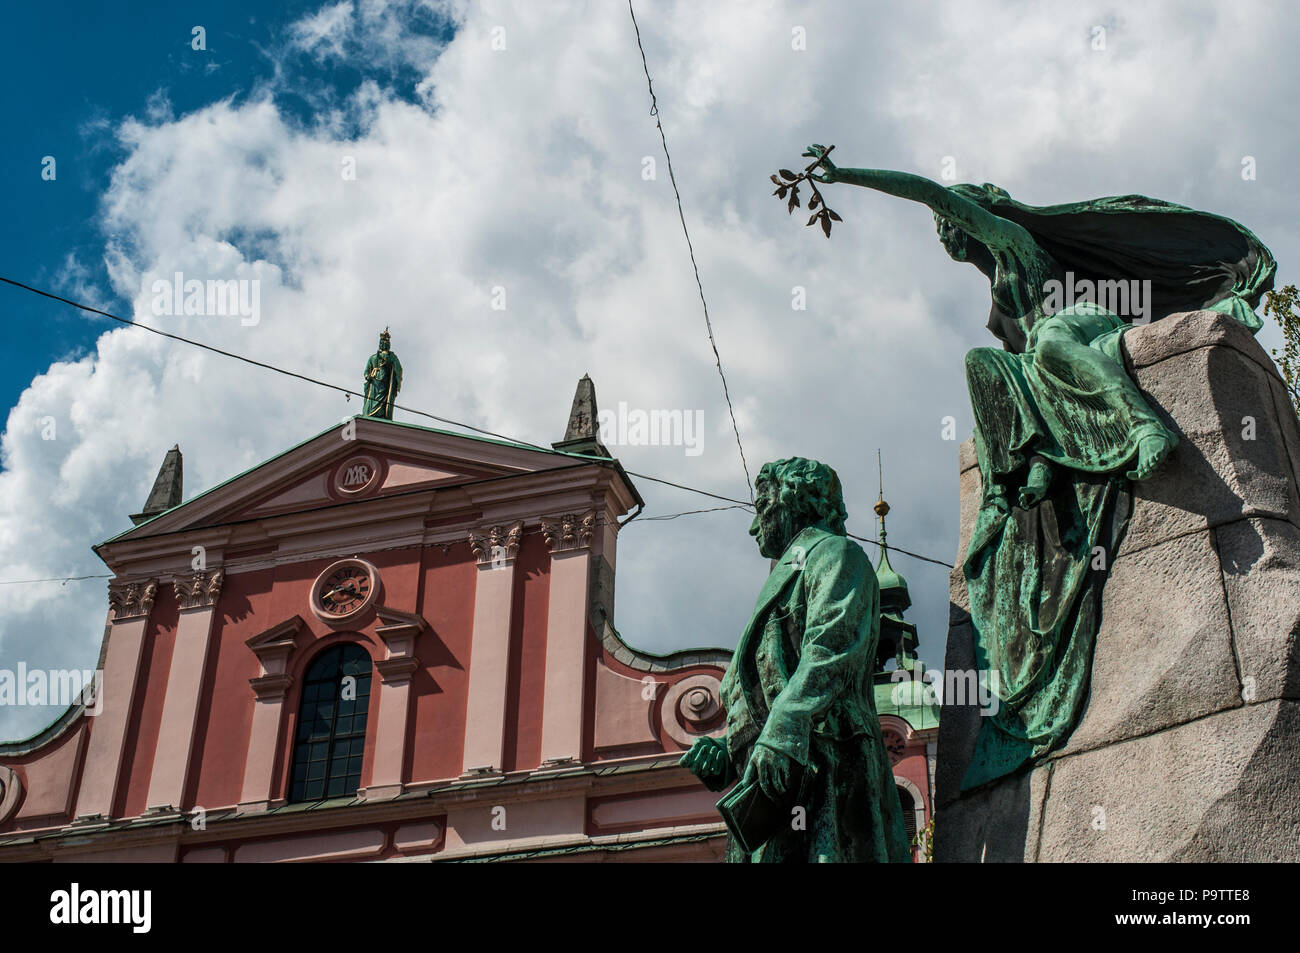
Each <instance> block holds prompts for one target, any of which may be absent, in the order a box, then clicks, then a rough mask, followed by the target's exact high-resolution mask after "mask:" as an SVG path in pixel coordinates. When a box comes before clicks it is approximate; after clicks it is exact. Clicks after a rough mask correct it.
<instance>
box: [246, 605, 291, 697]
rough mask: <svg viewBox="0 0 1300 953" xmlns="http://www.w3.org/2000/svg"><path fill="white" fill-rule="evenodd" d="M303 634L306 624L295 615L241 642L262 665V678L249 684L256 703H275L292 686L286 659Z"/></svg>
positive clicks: (257, 678)
mask: <svg viewBox="0 0 1300 953" xmlns="http://www.w3.org/2000/svg"><path fill="white" fill-rule="evenodd" d="M304 631H307V623H306V622H304V621H303V618H302V616H299V615H295V616H292V617H290V618H288V619H286V620H285V621H283V622H281V623H279V624H278V625H273V626H271V628H269V629H267V630H266V631H264V632H260V633H258V634H257V635H255V636H253V637H252V638H251V639H248V640H246V641H245V642H244V644H245V645H247V646H248V647H249V648H250V649H252V650H253V654H254V655H256V656H257V660H258V661H259V662H261V663H262V674H261V675H259V676H257V677H256V678H250V679H249V680H248V684H249V685H251V686H252V687H253V694H254V695H256V696H257V697H258V699H259V700H262V701H274V700H275V699H277V698H283V697H284V693H285V691H286V690H287V689H288V688H289V685H290V684H292V682H293V676H291V675H290V674H289V656H291V655H292V654H293V652H294V650H295V649H296V648H297V647H298V637H299V635H301V634H302V633H303V632H304Z"/></svg>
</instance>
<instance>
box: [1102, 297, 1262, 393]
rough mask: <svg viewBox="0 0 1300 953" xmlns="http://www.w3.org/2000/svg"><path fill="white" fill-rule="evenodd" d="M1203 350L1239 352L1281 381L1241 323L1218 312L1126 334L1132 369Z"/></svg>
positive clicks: (1176, 318)
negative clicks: (1214, 348) (1222, 348)
mask: <svg viewBox="0 0 1300 953" xmlns="http://www.w3.org/2000/svg"><path fill="white" fill-rule="evenodd" d="M1201 347H1226V348H1232V349H1233V350H1235V351H1239V352H1240V353H1241V354H1243V355H1245V356H1246V357H1249V358H1250V359H1251V360H1253V361H1255V362H1256V363H1257V364H1259V365H1260V367H1261V368H1262V369H1263V370H1264V371H1265V372H1266V373H1269V374H1272V375H1273V376H1274V377H1278V378H1279V379H1280V375H1279V374H1278V372H1277V368H1276V367H1275V366H1274V364H1273V360H1272V358H1270V357H1269V356H1268V352H1266V351H1265V350H1264V348H1263V347H1261V346H1260V343H1259V341H1257V340H1255V335H1253V334H1251V333H1250V330H1249V329H1248V328H1247V327H1246V326H1245V325H1244V324H1242V323H1241V322H1239V321H1236V320H1234V319H1232V318H1230V317H1228V316H1227V315H1226V314H1220V313H1219V312H1217V311H1185V312H1183V313H1182V314H1171V315H1169V316H1168V317H1164V318H1161V319H1160V320H1159V321H1154V322H1152V323H1151V324H1148V325H1146V326H1144V327H1138V328H1134V329H1133V330H1131V331H1129V332H1127V333H1126V334H1125V335H1124V351H1125V353H1126V354H1127V355H1128V359H1129V361H1130V362H1131V364H1132V366H1133V367H1137V368H1142V367H1146V366H1148V365H1150V364H1157V363H1159V362H1160V361H1165V360H1168V359H1169V358H1171V357H1173V356H1174V355H1176V354H1183V353H1185V352H1187V351H1192V350H1195V349H1196V348H1201Z"/></svg>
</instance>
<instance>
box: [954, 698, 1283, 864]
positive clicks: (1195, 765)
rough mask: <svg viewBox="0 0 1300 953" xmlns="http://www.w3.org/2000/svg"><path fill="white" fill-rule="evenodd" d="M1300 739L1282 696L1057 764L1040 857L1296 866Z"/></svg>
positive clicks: (1053, 764) (1052, 765) (1053, 765)
mask: <svg viewBox="0 0 1300 953" xmlns="http://www.w3.org/2000/svg"><path fill="white" fill-rule="evenodd" d="M1298 737H1300V705H1297V703H1296V702H1292V701H1281V700H1279V701H1272V702H1265V703H1263V704H1258V705H1248V706H1245V707H1244V708H1237V709H1233V710H1232V711H1228V712H1224V713H1222V714H1220V715H1215V716H1213V717H1210V718H1202V719H1200V720H1199V721H1194V722H1189V723H1188V724H1185V725H1180V726H1178V727H1177V728H1172V729H1170V730H1168V731H1162V732H1158V733H1156V734H1154V735H1147V736H1146V737H1143V738H1137V739H1133V740H1131V741H1127V742H1122V743H1120V744H1114V745H1110V746H1108V747H1105V748H1099V749H1096V750H1093V751H1087V752H1084V753H1083V754H1079V755H1075V756H1073V757H1067V758H1060V759H1057V760H1055V761H1052V762H1050V763H1049V764H1050V768H1051V779H1050V783H1049V786H1048V794H1047V797H1046V799H1045V803H1044V807H1043V818H1042V822H1041V825H1040V828H1039V830H1037V831H1034V832H1033V833H1035V834H1038V835H1039V836H1040V838H1041V843H1040V844H1039V845H1038V848H1037V858H1036V859H1038V860H1040V861H1085V862H1096V861H1246V860H1250V861H1284V860H1289V861H1294V860H1295V859H1296V856H1297V848H1296V845H1297V844H1300V811H1297V810H1296V804H1297V786H1298V785H1300V745H1298V744H1297V740H1296V739H1297V738H1298ZM1037 770H1039V771H1041V770H1042V768H1039V769H1037ZM1006 787H1008V788H1010V787H1012V785H1011V784H1007V785H1006ZM1003 796H1004V797H1006V796H1007V795H1003ZM1098 809H1100V810H1098ZM936 825H937V822H936ZM1026 830H1028V827H1027V828H1026ZM936 833H937V832H936ZM1006 838H1007V842H1008V843H1007V847H1008V848H1009V847H1010V846H1013V845H1014V843H1015V842H1016V838H1015V835H1014V834H1011V833H1008V834H1007V835H1006ZM1026 859H1034V855H1033V854H1031V853H1029V852H1026Z"/></svg>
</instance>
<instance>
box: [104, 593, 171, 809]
mask: <svg viewBox="0 0 1300 953" xmlns="http://www.w3.org/2000/svg"><path fill="white" fill-rule="evenodd" d="M179 618H180V610H179V608H178V607H177V604H176V596H175V593H174V592H172V588H171V586H159V587H158V594H157V598H156V599H155V601H154V605H153V613H152V614H151V615H150V616H149V625H148V627H147V628H146V630H145V643H144V653H143V657H142V659H141V662H140V675H139V684H138V686H137V688H136V691H137V695H136V705H135V710H134V717H133V718H132V720H131V725H130V726H129V727H128V729H127V736H126V751H125V754H124V756H123V760H124V762H125V764H126V765H127V768H126V771H127V774H126V778H127V780H126V790H125V792H124V793H123V794H119V795H118V799H117V801H116V803H115V804H114V805H113V812H114V814H116V815H118V816H126V817H134V816H136V815H138V814H143V813H144V812H145V809H146V808H148V807H151V806H152V805H149V804H146V803H145V801H146V800H147V799H148V794H149V778H150V776H151V775H152V774H153V756H154V749H155V748H156V747H157V746H158V728H159V726H160V725H161V724H162V709H163V696H164V695H165V693H166V691H167V672H168V671H169V669H170V668H171V658H172V649H173V648H174V646H175V644H176V623H177V621H178V620H179Z"/></svg>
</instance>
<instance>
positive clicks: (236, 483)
mask: <svg viewBox="0 0 1300 953" xmlns="http://www.w3.org/2000/svg"><path fill="white" fill-rule="evenodd" d="M557 456H578V455H575V454H561V453H557V452H555V451H548V450H542V449H534V448H531V447H527V446H522V445H519V444H512V443H506V442H504V441H497V440H486V439H480V438H477V437H470V436H465V435H463V434H454V433H448V432H446V431H441V430H433V429H431V428H427V427H418V426H414V425H411V424H404V423H395V422H393V421H387V420H375V419H371V418H367V417H357V418H354V419H353V420H352V421H349V422H345V423H342V424H339V425H338V426H335V427H331V428H330V429H329V430H327V431H325V432H324V433H321V434H318V435H317V436H315V437H313V438H311V439H310V440H307V441H305V442H303V443H301V444H299V445H298V446H296V447H293V448H291V449H289V450H286V451H285V452H284V453H282V454H280V455H279V456H277V457H274V458H272V459H270V460H268V461H266V462H265V463H262V464H260V465H258V466H256V467H254V468H253V469H251V470H247V471H245V472H244V473H241V474H239V475H238V476H235V477H232V478H231V479H230V480H227V481H226V482H225V483H222V484H220V485H219V486H216V487H213V488H212V489H210V490H208V491H206V492H204V493H201V494H199V495H198V496H196V497H194V498H193V499H191V500H189V501H187V502H185V503H182V504H181V505H180V506H177V507H174V508H173V509H170V510H168V511H167V512H165V513H163V514H161V515H159V516H156V517H154V518H153V519H151V520H149V521H148V522H145V523H142V524H140V525H139V526H137V527H135V528H134V529H131V530H128V531H127V532H125V533H123V534H121V535H120V536H117V537H115V538H114V539H112V540H110V541H109V542H114V543H115V542H119V541H123V540H127V539H143V538H146V537H149V536H154V535H158V534H161V533H173V532H176V531H177V530H185V529H195V528H201V527H211V526H218V525H222V524H226V523H236V522H243V521H247V520H256V519H262V518H270V517H275V516H281V515H285V514H290V513H299V512H304V511H309V510H313V509H316V508H320V507H325V506H334V505H337V504H340V503H347V502H350V501H354V500H364V499H376V498H382V497H385V496H392V495H394V494H401V493H410V492H413V491H418V490H421V489H438V488H443V487H453V486H457V485H461V484H467V483H473V482H479V481H482V480H490V479H493V478H498V477H502V476H511V475H517V474H526V473H533V472H537V471H539V470H547V469H551V468H554V467H555V466H556V462H557V461H556V457H557Z"/></svg>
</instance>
